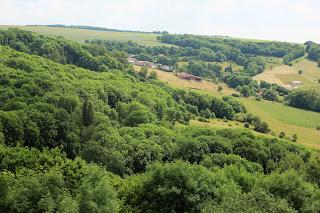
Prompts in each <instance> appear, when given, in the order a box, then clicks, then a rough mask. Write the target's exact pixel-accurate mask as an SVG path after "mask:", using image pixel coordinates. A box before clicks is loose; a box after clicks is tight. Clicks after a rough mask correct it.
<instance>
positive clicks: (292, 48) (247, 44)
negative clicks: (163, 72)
mask: <svg viewBox="0 0 320 213" xmlns="http://www.w3.org/2000/svg"><path fill="white" fill-rule="evenodd" d="M158 39H159V41H161V42H163V43H167V44H174V45H177V46H180V47H185V48H186V47H189V48H193V49H201V48H205V49H207V50H211V54H210V51H204V53H205V54H203V55H208V54H210V55H212V56H211V57H209V58H210V59H215V60H214V61H224V60H231V61H235V62H236V63H237V64H239V65H243V66H244V65H245V64H248V63H251V62H250V57H249V55H255V56H273V57H283V58H284V62H285V63H289V62H291V61H292V60H294V59H296V58H299V57H301V56H303V55H304V53H305V49H304V47H303V46H302V45H298V44H290V43H285V42H255V41H243V40H239V39H231V38H220V37H209V36H195V35H173V34H164V35H161V36H159V37H158ZM217 55H219V57H216V58H214V56H217ZM205 58H208V57H205ZM223 59H224V60H223ZM256 60H257V58H256ZM246 66H248V65H246ZM251 66H252V65H251Z"/></svg>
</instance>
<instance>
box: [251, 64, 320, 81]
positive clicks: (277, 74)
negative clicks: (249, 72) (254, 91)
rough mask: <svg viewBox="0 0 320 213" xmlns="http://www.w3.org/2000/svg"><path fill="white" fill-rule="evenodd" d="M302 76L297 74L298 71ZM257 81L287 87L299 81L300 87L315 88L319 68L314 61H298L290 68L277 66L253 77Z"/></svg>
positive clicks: (319, 74) (318, 77)
mask: <svg viewBox="0 0 320 213" xmlns="http://www.w3.org/2000/svg"><path fill="white" fill-rule="evenodd" d="M300 70H301V71H302V74H299V71H300ZM253 79H255V80H257V81H261V80H263V81H267V82H269V83H276V84H279V85H282V86H285V87H289V86H290V85H291V82H292V81H301V82H302V87H310V86H317V85H318V84H319V82H318V80H319V79H320V67H319V66H318V64H317V63H316V62H314V61H311V60H309V59H303V60H300V61H299V62H297V63H294V64H293V65H292V66H288V65H279V66H275V67H272V69H267V70H266V71H264V72H263V73H261V74H258V75H256V76H254V77H253Z"/></svg>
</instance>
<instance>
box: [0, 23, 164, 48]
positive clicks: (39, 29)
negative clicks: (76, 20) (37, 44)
mask: <svg viewBox="0 0 320 213" xmlns="http://www.w3.org/2000/svg"><path fill="white" fill-rule="evenodd" d="M9 27H19V28H21V29H24V30H28V31H32V32H36V33H39V34H42V35H50V36H63V37H65V38H67V39H70V40H74V41H78V42H84V41H85V40H93V39H102V40H114V41H129V40H131V41H134V42H137V43H138V44H141V45H146V46H158V45H164V44H161V43H160V42H158V41H157V36H158V35H157V34H153V33H135V32H112V31H110V32H107V31H96V30H85V29H71V28H63V27H61V28H60V27H47V26H5V25H1V26H0V29H7V28H9Z"/></svg>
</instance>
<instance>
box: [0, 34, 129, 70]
mask: <svg viewBox="0 0 320 213" xmlns="http://www.w3.org/2000/svg"><path fill="white" fill-rule="evenodd" d="M0 45H4V46H9V47H11V48H13V49H15V50H17V51H20V52H25V53H29V54H33V55H39V56H42V57H44V58H48V59H51V60H53V61H55V62H58V63H62V64H74V65H77V66H79V67H83V68H86V69H90V70H93V71H106V70H108V69H120V70H123V69H124V68H125V67H126V65H125V64H124V63H123V62H124V61H125V60H126V56H125V55H123V54H122V55H121V54H120V53H118V52H116V51H115V52H110V51H107V50H106V49H105V48H104V47H102V46H99V47H97V46H94V45H81V44H79V43H75V42H71V41H68V40H66V39H64V38H62V37H48V36H42V35H38V34H36V33H32V32H28V31H24V30H20V29H15V28H10V29H9V30H1V31H0ZM12 63H15V62H12Z"/></svg>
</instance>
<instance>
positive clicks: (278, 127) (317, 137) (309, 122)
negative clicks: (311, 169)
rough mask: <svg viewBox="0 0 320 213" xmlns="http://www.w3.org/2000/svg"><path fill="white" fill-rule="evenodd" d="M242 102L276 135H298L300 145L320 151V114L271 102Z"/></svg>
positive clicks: (243, 99) (248, 100) (243, 100)
mask: <svg viewBox="0 0 320 213" xmlns="http://www.w3.org/2000/svg"><path fill="white" fill-rule="evenodd" d="M241 101H242V103H243V104H244V105H245V106H246V107H247V109H248V111H249V112H252V113H253V114H256V115H258V116H259V117H260V118H261V119H262V120H264V121H266V122H267V123H268V124H269V126H270V128H271V129H272V131H273V132H274V133H275V134H276V135H278V134H279V133H280V132H282V131H283V132H285V133H286V135H288V136H291V135H293V134H297V135H298V143H301V144H304V145H306V146H309V147H313V148H318V149H320V131H317V130H316V126H318V125H320V113H316V112H311V111H306V110H302V109H296V108H293V107H289V106H285V105H283V104H281V103H273V102H269V101H255V100H251V99H245V98H241Z"/></svg>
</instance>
